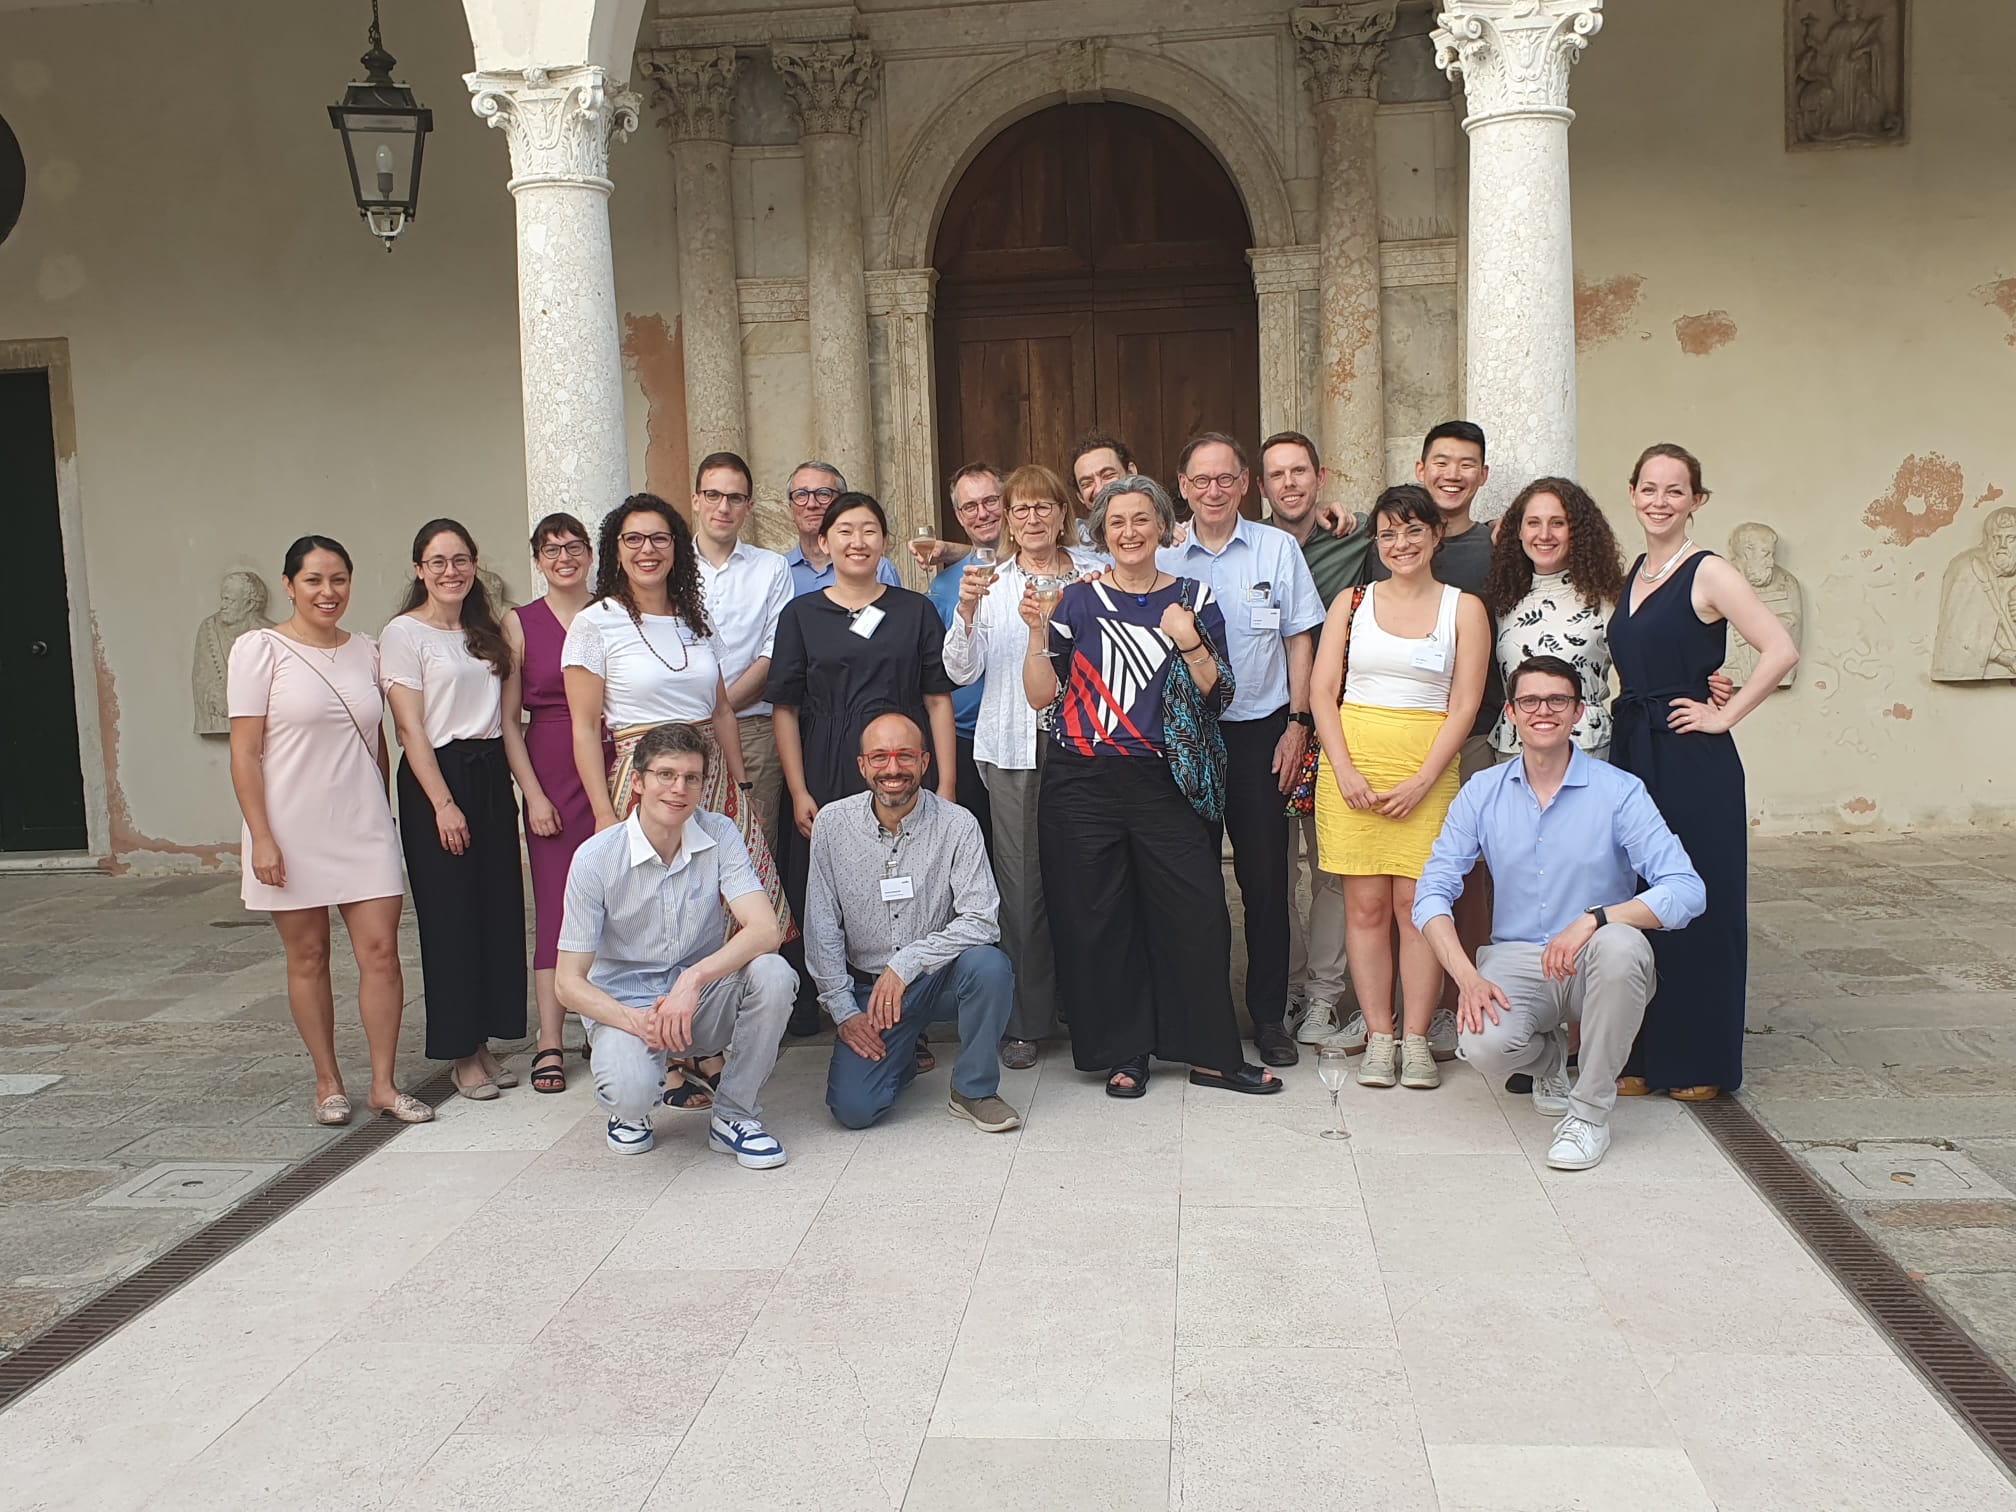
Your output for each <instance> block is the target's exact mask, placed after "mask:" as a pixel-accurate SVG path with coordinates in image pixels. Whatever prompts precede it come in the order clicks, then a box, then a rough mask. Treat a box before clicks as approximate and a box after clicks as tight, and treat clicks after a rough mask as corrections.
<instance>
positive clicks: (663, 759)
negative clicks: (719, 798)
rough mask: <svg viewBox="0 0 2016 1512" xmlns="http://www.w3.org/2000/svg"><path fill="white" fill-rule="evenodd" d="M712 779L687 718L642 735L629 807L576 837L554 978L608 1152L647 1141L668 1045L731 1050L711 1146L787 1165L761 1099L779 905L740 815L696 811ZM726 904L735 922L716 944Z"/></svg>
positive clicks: (770, 1056) (782, 1001)
mask: <svg viewBox="0 0 2016 1512" xmlns="http://www.w3.org/2000/svg"><path fill="white" fill-rule="evenodd" d="M706 777H707V747H706V744H705V743H704V742H703V740H702V739H701V736H700V732H699V731H697V730H695V729H694V728H693V727H692V726H691V725H683V724H663V725H659V726H658V727H657V728H656V729H655V730H651V731H649V732H648V733H647V734H646V735H645V736H644V738H643V739H642V740H640V741H638V742H637V752H636V760H635V770H634V772H633V774H632V776H631V781H632V783H633V784H635V789H636V792H637V799H638V802H637V808H636V810H635V811H634V812H633V813H632V814H631V815H630V817H629V818H628V819H626V820H624V821H623V822H622V823H621V824H618V825H614V826H612V827H611V828H609V829H606V830H603V831H602V832H601V833H600V834H599V835H595V836H593V837H592V838H590V839H588V840H584V841H583V842H582V843H581V848H580V849H579V850H578V851H576V852H575V853H574V861H573V864H572V865H571V866H570V867H569V868H568V871H567V906H566V912H565V913H564V914H563V916H562V918H561V924H560V956H559V960H558V962H557V969H556V971H555V973H554V987H555V989H556V990H557V992H558V993H559V997H560V1005H561V1006H562V1007H563V1008H566V1009H568V1010H570V1011H572V1012H574V1013H578V1014H580V1015H581V1017H582V1019H583V1021H584V1022H586V1023H587V1025H588V1043H589V1045H590V1047H591V1048H592V1049H593V1050H594V1062H593V1064H594V1069H595V1101H596V1102H597V1103H599V1104H600V1105H601V1107H602V1111H603V1113H604V1114H605V1115H606V1116H607V1118H608V1120H609V1125H608V1129H607V1131H606V1132H607V1136H608V1142H609V1148H610V1149H612V1150H614V1151H615V1152H616V1153H617V1154H619V1155H632V1154H637V1153H640V1152H642V1151H645V1150H648V1149H650V1148H651V1145H652V1142H653V1135H652V1129H651V1110H652V1108H653V1107H655V1106H656V1105H657V1104H658V1102H659V1100H660V1094H661V1090H662V1087H663V1083H664V1081H665V1061H666V1058H667V1057H668V1056H672V1055H677V1056H692V1057H696V1058H705V1057H707V1056H710V1055H719V1054H720V1053H721V1052H722V1051H723V1050H727V1051H728V1061H727V1064H726V1065H725V1066H724V1067H723V1068H722V1071H721V1084H720V1086H719V1087H718V1088H716V1089H715V1093H714V1117H713V1122H712V1124H711V1126H710V1128H709V1130H708V1143H709V1144H710V1145H711V1146H712V1147H713V1148H714V1149H716V1150H719V1151H721V1152H722V1153H723V1154H726V1155H733V1156H734V1157H735V1158H736V1159H737V1160H738V1161H739V1162H740V1163H741V1164H743V1165H745V1166H749V1167H752V1168H754V1169H757V1170H762V1169H767V1168H768V1167H771V1166H780V1165H782V1164H784V1146H783V1145H781V1144H780V1143H778V1141H777V1139H776V1137H775V1136H774V1135H772V1134H770V1133H768V1132H766V1131H765V1129H764V1127H763V1123H762V1118H761V1113H762V1109H761V1107H760V1106H759V1105H758V1102H757V1099H758V1097H759V1096H760V1095H761V1094H762V1091H763V1084H764V1082H766V1081H768V1080H769V1078H770V1072H771V1070H772V1068H773V1067H775V1066H776V1064H777V1042H778V1041H779V1040H780V1039H782V1038H783V1036H784V1025H785V1023H786V1022H787V1021H788V1020H789V1018H790V1016H791V1002H792V999H793V998H794V997H795V996H796V995H797V991H798V975H797V973H796V972H794V971H793V970H792V969H791V968H790V967H789V966H787V965H785V964H784V961H783V959H782V958H781V957H779V956H778V955H777V954H776V950H777V945H778V940H779V932H778V928H777V916H776V914H775V913H774V912H773V911H772V910H771V907H770V901H769V898H768V897H767V896H766V895H765V894H764V891H763V884H762V883H761V882H759V881H758V880H757V879H756V872H755V869H754V868H753V867H751V866H750V864H749V852H748V851H747V850H745V849H744V848H743V845H742V837H741V836H740V835H739V834H737V833H736V830H735V821H734V820H732V819H726V818H723V817H722V816H721V815H719V814H712V813H707V812H704V811H702V810H701V808H700V794H701V791H702V789H703V785H704V783H705V782H706ZM724 905H725V907H726V909H727V912H728V914H729V915H731V916H732V917H733V918H734V920H735V923H736V925H737V926H738V927H737V929H736V931H735V934H734V936H733V937H732V938H728V939H726V940H725V943H724V936H726V934H727V926H726V922H725V920H724V919H723V917H722V909H723V907H724ZM731 1045H732V1048H731Z"/></svg>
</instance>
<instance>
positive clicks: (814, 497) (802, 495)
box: [784, 488, 840, 506]
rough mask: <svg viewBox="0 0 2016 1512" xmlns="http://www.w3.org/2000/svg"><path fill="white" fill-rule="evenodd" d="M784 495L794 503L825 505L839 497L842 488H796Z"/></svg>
mask: <svg viewBox="0 0 2016 1512" xmlns="http://www.w3.org/2000/svg"><path fill="white" fill-rule="evenodd" d="M784 497H785V498H787V499H789V500H790V501H791V502H792V503H793V504H818V505H821V506H824V505H827V504H831V503H832V502H833V501H834V500H835V499H837V498H839V497H840V490H839V489H837V488H794V489H792V490H791V492H789V493H788V494H786V495H785V496H784Z"/></svg>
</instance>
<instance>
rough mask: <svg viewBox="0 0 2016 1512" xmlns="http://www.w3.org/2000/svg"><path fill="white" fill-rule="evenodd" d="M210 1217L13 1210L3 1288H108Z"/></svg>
mask: <svg viewBox="0 0 2016 1512" xmlns="http://www.w3.org/2000/svg"><path fill="white" fill-rule="evenodd" d="M209 1216H210V1215H209V1214H207V1213H191V1212H187V1211H183V1212H173V1213H158V1212H147V1211H140V1210H134V1209H121V1210H115V1209H106V1208H56V1207H46V1206H41V1205H35V1206H25V1205H24V1206H19V1207H13V1208H10V1209H9V1210H8V1213H7V1221H6V1223H5V1224H4V1225H0V1286H38V1287H52V1288H60V1289H75V1288H78V1287H85V1286H90V1285H92V1284H99V1285H103V1284H105V1283H108V1282H110V1281H112V1280H114V1279H115V1278H117V1277H119V1276H122V1275H124V1274H126V1273H127V1272H128V1271H132V1270H137V1269H138V1268H139V1267H140V1266H142V1265H145V1264H146V1263H147V1262H148V1261H149V1260H152V1259H153V1258H154V1257H155V1256H156V1255H158V1254H160V1253H161V1251H162V1250H164V1249H166V1248H168V1246H169V1245H171V1244H173V1243H175V1241H176V1240H178V1239H180V1238H182V1237H183V1236H184V1235H185V1234H188V1233H190V1232H192V1231H193V1230H195V1229H196V1228H198V1227H199V1226H201V1225H202V1224H203V1223H204V1222H206V1221H208V1218H209Z"/></svg>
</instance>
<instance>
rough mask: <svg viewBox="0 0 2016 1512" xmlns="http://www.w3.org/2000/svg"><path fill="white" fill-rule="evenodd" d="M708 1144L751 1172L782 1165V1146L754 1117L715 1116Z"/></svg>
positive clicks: (709, 1129)
mask: <svg viewBox="0 0 2016 1512" xmlns="http://www.w3.org/2000/svg"><path fill="white" fill-rule="evenodd" d="M612 1126H613V1125H612ZM611 1137H612V1138H613V1137H614V1136H613V1135H612V1136H611ZM707 1143H708V1145H709V1146H711V1147H712V1148H714V1149H716V1150H719V1151H720V1152H721V1153H722V1154H723V1155H733V1156H734V1157H735V1158H736V1160H738V1161H740V1162H741V1163H742V1164H743V1165H745V1166H748V1167H749V1169H750V1170H752V1171H767V1170H769V1169H770V1167H772V1166H780V1165H782V1164H784V1146H783V1145H781V1144H779V1143H778V1142H777V1136H776V1135H774V1134H766V1133H765V1132H764V1131H763V1125H761V1124H760V1123H758V1122H757V1121H756V1120H755V1119H753V1118H716V1119H715V1120H714V1121H713V1123H712V1125H711V1126H710V1127H709V1128H708V1131H707Z"/></svg>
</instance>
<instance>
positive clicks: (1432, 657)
mask: <svg viewBox="0 0 2016 1512" xmlns="http://www.w3.org/2000/svg"><path fill="white" fill-rule="evenodd" d="M1414 665H1415V666H1417V667H1419V668H1420V669H1421V670H1422V671H1423V672H1446V671H1447V670H1448V669H1449V648H1448V647H1446V646H1444V645H1443V644H1442V642H1440V641H1430V642H1428V644H1427V645H1425V646H1420V647H1417V648H1416V649H1415V652H1414Z"/></svg>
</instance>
